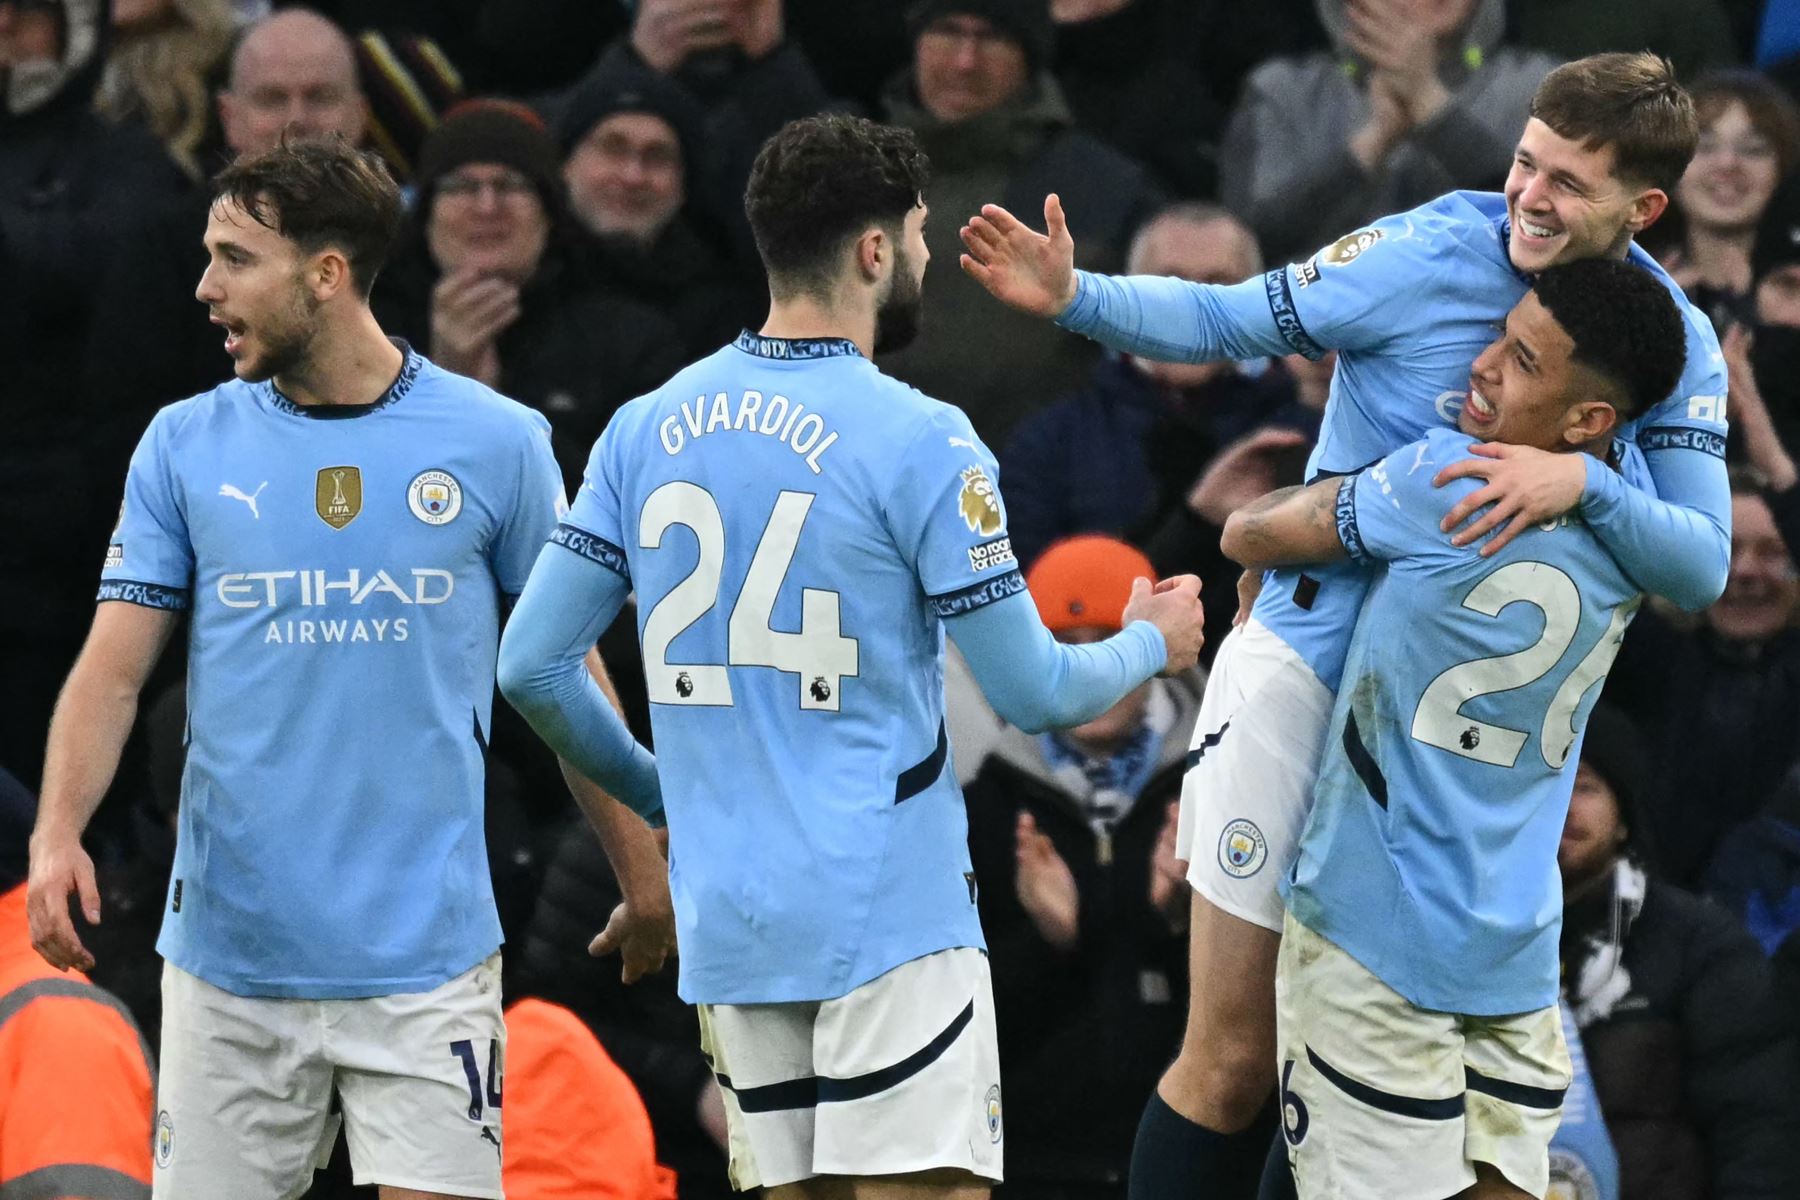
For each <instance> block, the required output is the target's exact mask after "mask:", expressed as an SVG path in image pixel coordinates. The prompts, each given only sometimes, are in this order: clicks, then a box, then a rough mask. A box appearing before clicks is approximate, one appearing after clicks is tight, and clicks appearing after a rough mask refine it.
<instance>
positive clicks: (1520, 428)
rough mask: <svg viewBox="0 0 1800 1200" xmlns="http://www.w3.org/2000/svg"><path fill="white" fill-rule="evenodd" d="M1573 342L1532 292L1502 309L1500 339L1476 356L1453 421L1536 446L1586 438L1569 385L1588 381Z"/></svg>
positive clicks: (1475, 432) (1490, 436) (1493, 438)
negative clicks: (1577, 428) (1465, 393)
mask: <svg viewBox="0 0 1800 1200" xmlns="http://www.w3.org/2000/svg"><path fill="white" fill-rule="evenodd" d="M1574 353H1575V342H1574V340H1573V339H1571V338H1570V337H1569V335H1568V333H1567V332H1566V331H1565V330H1564V329H1563V327H1562V326H1561V325H1559V324H1557V322H1556V318H1555V317H1553V316H1551V315H1550V310H1549V309H1547V308H1545V307H1544V306H1543V304H1542V303H1540V302H1539V300H1538V298H1537V293H1536V292H1527V293H1526V294H1525V298H1524V299H1523V300H1521V301H1519V303H1518V304H1516V305H1514V306H1513V310H1512V311H1511V312H1510V313H1507V314H1506V326H1505V328H1504V330H1503V331H1502V333H1501V335H1500V338H1499V340H1497V341H1495V342H1494V343H1493V344H1492V345H1491V346H1489V347H1488V348H1487V349H1486V350H1483V351H1482V352H1481V354H1480V356H1479V357H1478V358H1476V360H1475V367H1474V370H1473V372H1472V373H1471V376H1470V379H1469V395H1468V397H1467V399H1465V400H1464V401H1463V407H1462V412H1461V413H1460V414H1459V415H1458V417H1457V422H1456V426H1457V428H1458V429H1460V430H1462V431H1463V432H1464V433H1466V434H1468V435H1469V436H1470V437H1476V438H1480V439H1482V440H1483V441H1488V442H1506V443H1508V444H1510V445H1514V446H1535V447H1536V448H1537V449H1539V450H1567V449H1570V448H1572V447H1573V446H1575V445H1577V444H1582V443H1585V442H1586V441H1587V440H1589V439H1588V438H1587V437H1586V436H1584V435H1581V434H1577V433H1576V432H1575V431H1574V421H1575V417H1576V413H1575V412H1573V411H1572V410H1571V403H1572V401H1574V400H1575V399H1576V397H1575V396H1573V395H1572V394H1571V393H1572V389H1580V388H1582V387H1583V385H1584V384H1586V383H1589V382H1591V380H1590V379H1589V378H1588V372H1586V371H1585V370H1583V369H1582V368H1581V367H1579V366H1578V365H1577V364H1576V363H1575V361H1574Z"/></svg>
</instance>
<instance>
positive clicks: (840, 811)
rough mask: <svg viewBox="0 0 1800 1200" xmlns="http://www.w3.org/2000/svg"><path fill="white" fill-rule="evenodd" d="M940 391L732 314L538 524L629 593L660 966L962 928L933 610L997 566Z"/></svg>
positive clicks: (946, 944)
mask: <svg viewBox="0 0 1800 1200" xmlns="http://www.w3.org/2000/svg"><path fill="white" fill-rule="evenodd" d="M997 482H998V469H997V467H996V465H995V462H994V456H993V455H992V454H991V453H990V452H989V451H988V449H987V447H986V446H984V445H983V444H982V443H981V440H980V439H979V438H978V437H976V435H975V432H974V430H973V428H972V427H971V426H970V424H969V421H968V418H967V417H965V416H964V415H963V414H962V413H961V412H960V411H958V410H957V409H955V408H952V407H951V406H949V405H947V404H941V403H939V402H938V401H935V400H932V399H930V398H928V397H926V396H924V395H922V394H921V393H919V392H917V391H915V390H914V389H912V388H910V387H908V386H906V385H905V384H902V383H899V382H897V381H895V380H893V379H890V378H888V377H887V376H885V375H883V374H881V372H880V371H878V370H876V368H875V366H874V365H873V364H872V363H870V362H869V361H868V360H867V359H865V358H864V357H863V356H862V355H861V353H860V352H858V350H857V348H856V346H855V345H854V344H853V343H851V342H848V341H843V340H839V339H810V340H787V339H779V338H769V337H762V336H759V335H757V334H753V333H748V332H746V333H745V334H743V335H742V336H740V337H739V338H738V339H737V341H736V342H735V343H734V344H733V345H730V346H727V347H725V348H724V349H722V350H720V351H719V352H718V353H716V354H713V355H711V356H710V357H708V358H705V359H702V360H701V361H700V362H698V363H695V364H694V365H693V366H690V367H688V368H687V369H686V370H684V371H682V372H681V373H680V374H678V375H676V376H675V377H674V378H673V379H671V380H670V381H669V382H668V383H667V384H666V385H664V386H663V387H662V388H660V389H659V390H657V391H656V392H653V393H651V394H650V395H648V396H644V397H641V398H639V399H637V400H634V401H632V402H631V403H630V404H627V405H626V406H625V407H624V408H622V409H620V410H619V412H618V414H617V415H616V416H615V417H614V418H613V420H612V423H611V424H610V425H608V426H607V429H606V431H605V433H604V434H602V435H601V438H600V440H599V442H598V443H597V444H596V445H595V447H594V452H593V456H592V458H591V460H590V462H589V465H588V472H587V479H586V482H585V483H584V484H583V486H582V488H581V491H580V493H579V494H578V495H577V497H576V499H575V503H574V506H573V507H572V509H571V510H570V512H569V515H568V517H567V519H566V520H565V523H564V524H563V525H562V526H561V527H560V528H559V529H558V531H557V534H556V537H555V539H554V540H556V541H558V542H559V543H560V544H561V545H563V546H564V547H566V548H568V549H570V550H574V551H576V552H577V553H581V554H584V555H586V556H588V557H589V558H591V559H593V560H594V561H596V562H601V563H603V564H605V565H607V566H609V567H610V568H611V569H613V570H614V571H617V572H618V573H620V574H621V575H625V576H627V577H628V578H629V580H630V581H631V584H632V586H633V588H634V590H635V592H636V596H637V621H638V631H639V635H640V638H641V640H642V644H643V652H644V675H645V683H646V685H647V687H648V691H649V695H650V702H651V725H652V727H653V729H654V731H655V735H656V764H657V772H658V774H659V776H660V779H661V788H662V799H663V805H664V808H665V810H666V814H667V819H668V825H669V845H670V859H669V875H670V884H671V889H672V891H673V895H674V901H675V914H676V921H677V929H678V933H679V936H680V940H681V993H682V995H683V996H684V997H685V998H687V999H690V1000H694V1001H698V1002H704V1003H756V1002H771V1001H793V1000H820V999H829V998H831V997H835V996H841V995H843V994H844V993H846V992H848V991H850V990H851V989H852V988H855V987H856V986H858V985H860V984H862V983H865V982H867V981H868V980H870V979H873V978H875V977H876V976H878V975H881V974H882V973H884V972H886V971H887V970H889V969H891V968H893V967H895V966H897V965H899V964H900V963H903V962H906V961H908V960H910V959H913V958H917V957H919V956H921V955H924V954H929V953H932V952H934V951H937V950H942V949H947V948H950V947H955V946H982V945H983V944H984V943H983V941H982V936H981V927H980V924H979V922H978V920H977V917H976V908H975V885H974V881H973V877H972V876H971V874H970V871H971V868H970V864H969V849H968V831H967V818H966V816H965V813H964V809H963V800H962V796H961V793H960V790H959V789H958V787H957V784H956V776H955V773H954V772H953V771H952V770H950V769H948V765H947V757H948V751H947V739H946V735H945V730H944V684H943V654H944V626H943V619H944V618H947V617H954V616H957V615H959V614H963V613H968V612H972V611H974V610H975V609H978V608H981V607H983V606H985V605H987V604H991V603H993V602H995V601H998V600H1003V599H1006V598H1007V597H1010V596H1014V595H1017V594H1019V593H1020V592H1022V591H1023V590H1024V588H1025V581H1024V579H1023V578H1022V576H1021V575H1020V574H1019V570H1018V566H1017V564H1016V563H1015V562H1014V559H1013V553H1012V547H1011V541H1010V539H1009V538H1008V537H1007V534H1006V515H1005V512H1004V510H1003V508H1002V506H1001V503H1000V499H999V492H998V490H997Z"/></svg>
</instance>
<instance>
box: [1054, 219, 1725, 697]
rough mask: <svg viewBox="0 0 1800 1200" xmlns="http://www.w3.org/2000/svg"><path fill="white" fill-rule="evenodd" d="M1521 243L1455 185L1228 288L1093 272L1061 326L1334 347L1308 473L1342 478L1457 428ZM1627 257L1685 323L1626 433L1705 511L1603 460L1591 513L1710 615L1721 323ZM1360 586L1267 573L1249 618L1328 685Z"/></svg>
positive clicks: (1650, 577)
mask: <svg viewBox="0 0 1800 1200" xmlns="http://www.w3.org/2000/svg"><path fill="white" fill-rule="evenodd" d="M1510 237H1511V223H1510V221H1509V220H1508V219H1507V216H1506V200H1505V197H1503V196H1500V195H1497V194H1494V193H1490V192H1452V193H1450V194H1449V195H1446V196H1442V197H1439V198H1438V199H1436V200H1433V201H1431V202H1430V203H1428V204H1424V205H1421V206H1420V207H1418V208H1415V209H1413V210H1411V211H1410V212H1405V213H1400V214H1397V215H1395V216H1390V217H1384V218H1382V219H1381V220H1379V221H1376V222H1375V223H1374V224H1373V225H1370V226H1369V227H1368V228H1366V229H1361V230H1358V231H1356V232H1354V233H1351V234H1348V235H1346V236H1345V237H1343V238H1341V239H1339V240H1338V241H1336V242H1334V243H1332V244H1331V245H1330V246H1327V247H1325V248H1324V249H1322V250H1320V251H1319V252H1318V253H1317V254H1315V255H1313V256H1312V257H1311V258H1310V259H1308V260H1306V261H1305V262H1303V263H1295V264H1293V265H1291V266H1287V267H1280V268H1277V269H1275V270H1272V271H1270V272H1268V273H1267V274H1266V275H1264V276H1263V277H1262V278H1261V279H1256V280H1251V281H1249V282H1246V283H1242V284H1237V285H1234V286H1231V287H1205V286H1201V285H1195V284H1189V283H1186V282H1184V281H1179V280H1149V279H1140V278H1133V279H1125V280H1120V279H1109V278H1107V277H1105V276H1095V275H1089V274H1087V273H1085V272H1083V273H1080V276H1079V290H1078V293H1077V296H1076V300H1075V302H1074V304H1072V305H1071V306H1070V308H1069V311H1068V312H1066V313H1065V314H1063V316H1061V317H1060V318H1059V319H1058V320H1059V323H1060V324H1062V325H1064V326H1066V327H1067V328H1070V329H1073V330H1075V331H1077V332H1082V333H1088V334H1090V335H1091V336H1095V337H1098V338H1100V339H1101V340H1103V341H1104V342H1105V343H1106V344H1107V345H1110V346H1115V347H1117V348H1119V349H1124V350H1127V351H1130V352H1132V353H1137V354H1142V355H1144V356H1146V357H1151V358H1166V359H1174V360H1177V361H1199V360H1206V359H1212V358H1221V357H1225V358H1248V357H1253V356H1257V355H1265V354H1302V355H1305V356H1306V357H1308V358H1314V359H1316V358H1320V357H1323V355H1324V354H1325V353H1326V351H1328V350H1333V349H1335V350H1337V351H1338V352H1339V353H1338V361H1337V369H1336V371H1335V372H1334V373H1333V375H1332V380H1331V393H1330V398H1329V400H1328V401H1327V404H1326V408H1325V416H1324V421H1323V424H1322V425H1321V428H1320V431H1319V441H1318V444H1317V446H1316V447H1315V448H1314V450H1313V453H1312V457H1311V459H1310V461H1309V462H1308V467H1307V473H1308V477H1309V478H1317V477H1319V476H1321V475H1341V474H1347V473H1350V472H1354V471H1358V470H1360V469H1362V468H1363V467H1366V466H1368V465H1369V464H1371V463H1373V462H1375V461H1376V460H1378V459H1380V458H1381V457H1382V456H1384V455H1385V454H1387V453H1388V452H1389V451H1390V450H1393V449H1394V448H1396V447H1398V446H1402V445H1406V444H1408V443H1410V442H1413V441H1415V440H1417V439H1418V438H1421V437H1423V436H1425V434H1426V433H1427V432H1429V431H1431V430H1434V429H1438V430H1442V429H1451V430H1454V428H1455V426H1456V419H1457V413H1458V411H1459V410H1460V409H1461V407H1462V403H1463V400H1464V398H1465V397H1466V396H1467V394H1468V387H1469V373H1470V368H1471V365H1472V364H1473V363H1474V361H1475V358H1476V356H1477V355H1479V354H1480V353H1481V351H1482V350H1484V349H1485V348H1486V347H1487V346H1488V345H1489V344H1490V343H1491V342H1493V341H1494V339H1495V338H1496V337H1497V336H1498V334H1499V331H1500V328H1501V325H1502V324H1503V322H1504V321H1505V318H1506V314H1507V313H1508V312H1509V311H1510V310H1511V309H1512V307H1513V305H1514V304H1516V303H1518V301H1519V300H1520V298H1521V297H1523V296H1524V295H1525V292H1526V291H1527V289H1528V288H1529V287H1530V280H1529V279H1528V277H1526V276H1524V275H1521V274H1520V273H1519V272H1518V271H1516V270H1515V269H1514V268H1513V266H1512V262H1511V260H1510V259H1509V258H1508V257H1507V243H1508V240H1509V238H1510ZM1630 258H1631V261H1632V262H1633V263H1635V264H1637V265H1638V266H1641V267H1643V268H1644V269H1645V270H1647V271H1649V272H1651V273H1652V274H1653V275H1655V276H1656V277H1657V278H1658V279H1660V280H1661V281H1662V282H1663V284H1664V285H1665V286H1667V287H1668V288H1669V290H1670V292H1671V293H1672V294H1673V296H1674V298H1675V300H1676V304H1677V307H1678V308H1680V310H1681V313H1682V319H1683V323H1684V325H1685V327H1686V329H1687V365H1686V369H1685V370H1684V372H1683V374H1682V377H1681V380H1680V382H1679V383H1678V384H1677V386H1676V388H1675V391H1674V392H1673V393H1672V394H1671V396H1670V398H1669V399H1668V400H1666V401H1664V402H1663V403H1661V404H1659V405H1657V406H1656V407H1654V408H1652V409H1650V410H1649V411H1648V412H1646V413H1644V414H1642V416H1641V417H1640V418H1639V419H1637V420H1636V421H1633V422H1631V423H1629V424H1627V425H1626V426H1625V427H1624V429H1623V435H1624V436H1625V437H1627V438H1630V439H1633V440H1635V441H1636V443H1637V445H1638V446H1639V448H1640V449H1641V450H1642V451H1643V452H1644V454H1645V456H1646V458H1647V459H1648V463H1649V469H1650V475H1651V476H1652V477H1653V478H1654V479H1655V480H1656V487H1655V488H1654V489H1653V490H1652V493H1651V494H1660V497H1661V498H1662V499H1664V500H1666V501H1669V502H1670V503H1673V504H1680V505H1683V506H1685V507H1686V508H1689V509H1692V510H1694V512H1695V513H1700V514H1704V516H1695V515H1693V513H1686V512H1675V513H1671V512H1670V511H1669V510H1667V509H1664V510H1661V511H1660V512H1658V511H1652V510H1647V509H1646V507H1645V506H1644V505H1643V503H1642V501H1641V497H1637V496H1633V495H1631V494H1630V490H1631V489H1629V488H1628V487H1627V486H1626V484H1625V483H1624V482H1623V481H1622V480H1621V479H1620V477H1619V476H1618V475H1617V474H1616V473H1614V472H1610V471H1607V470H1605V469H1603V468H1602V467H1601V466H1600V464H1599V463H1598V462H1594V463H1593V464H1592V465H1591V466H1590V469H1589V471H1588V493H1587V495H1586V496H1584V498H1583V503H1582V512H1583V513H1584V514H1585V515H1586V516H1587V517H1588V519H1589V521H1590V522H1591V523H1592V524H1593V525H1594V526H1595V527H1596V528H1597V529H1599V531H1600V536H1601V537H1602V538H1603V539H1604V540H1605V542H1606V544H1607V546H1608V548H1609V549H1610V550H1611V551H1612V552H1613V553H1614V555H1615V556H1616V557H1617V558H1618V559H1619V561H1620V562H1621V563H1623V564H1624V565H1625V567H1626V568H1627V570H1628V571H1629V572H1630V574H1631V575H1632V576H1633V578H1635V579H1637V580H1638V581H1639V582H1640V583H1642V584H1643V585H1644V586H1645V587H1646V588H1647V589H1650V590H1653V591H1659V592H1662V593H1663V594H1666V595H1669V596H1670V597H1671V598H1672V599H1675V600H1677V601H1678V602H1682V603H1684V604H1686V605H1687V606H1688V607H1700V606H1702V605H1704V604H1706V603H1709V602H1710V600H1711V599H1712V598H1714V597H1716V596H1717V594H1718V589H1719V588H1721V587H1723V585H1724V578H1725V570H1726V568H1727V567H1728V565H1729V557H1730V534H1729V529H1730V516H1731V498H1730V489H1729V487H1728V485H1727V482H1726V478H1725V467H1724V455H1725V430H1726V425H1725V390H1726V389H1725V365H1724V360H1723V358H1722V356H1721V355H1720V353H1719V347H1718V339H1717V338H1716V337H1715V335H1714V334H1713V330H1712V325H1711V323H1710V322H1709V321H1708V320H1707V318H1706V316H1705V315H1704V314H1703V313H1701V312H1700V311H1699V310H1697V309H1695V308H1694V307H1693V305H1691V304H1689V303H1688V302H1687V300H1686V298H1685V297H1684V296H1683V295H1682V292H1681V289H1680V288H1679V287H1677V286H1676V285H1675V283H1674V281H1673V280H1671V279H1670V278H1669V277H1668V275H1667V273H1666V272H1664V271H1663V269H1662V268H1661V267H1660V266H1659V265H1657V263H1656V261H1655V260H1654V259H1652V258H1651V257H1650V256H1649V255H1647V254H1645V253H1644V252H1643V251H1642V250H1641V249H1639V248H1638V247H1636V246H1635V245H1634V246H1632V248H1631V250H1630ZM1696 544H1697V545H1698V546H1699V547H1700V548H1701V553H1699V554H1698V555H1697V557H1698V558H1699V559H1701V560H1703V561H1705V562H1706V563H1707V569H1706V570H1705V571H1703V572H1699V573H1698V574H1696V573H1695V572H1693V571H1691V570H1688V569H1686V568H1687V566H1688V563H1689V562H1690V561H1691V559H1689V558H1684V557H1682V556H1679V555H1677V554H1676V552H1675V551H1676V550H1677V548H1678V546H1680V545H1696ZM1715 585H1716V586H1715ZM1367 586H1368V577H1367V572H1365V571H1363V570H1362V569H1360V568H1358V567H1355V566H1352V565H1339V566H1335V567H1306V568H1283V569H1280V570H1276V571H1271V572H1269V573H1268V574H1267V575H1266V576H1265V578H1264V581H1263V590H1262V593H1261V595H1260V596H1259V597H1258V598H1257V602H1256V608H1255V615H1256V619H1257V620H1258V621H1260V622H1261V623H1262V624H1263V625H1264V626H1266V627H1267V628H1268V629H1270V630H1272V631H1273V632H1274V633H1275V634H1276V635H1277V636H1278V637H1280V638H1281V639H1282V640H1283V641H1285V642H1287V644H1288V645H1290V646H1292V647H1293V648H1294V650H1295V651H1296V652H1298V653H1299V654H1300V656H1301V657H1302V658H1304V659H1305V660H1306V662H1307V663H1308V665H1310V666H1311V667H1312V669H1313V670H1314V671H1315V672H1316V673H1317V674H1318V676H1319V678H1320V679H1321V680H1323V681H1324V682H1325V684H1326V685H1327V686H1328V687H1331V688H1333V689H1334V690H1335V689H1336V688H1337V686H1338V683H1339V680H1340V678H1341V677H1342V675H1343V668H1344V654H1345V651H1346V649H1347V647H1348V646H1349V641H1350V630H1351V628H1352V627H1353V626H1354V624H1355V621H1356V614H1357V612H1358V610H1359V608H1360V607H1361V604H1362V600H1363V594H1364V592H1365V590H1366V588H1367ZM1709 589H1710V590H1709Z"/></svg>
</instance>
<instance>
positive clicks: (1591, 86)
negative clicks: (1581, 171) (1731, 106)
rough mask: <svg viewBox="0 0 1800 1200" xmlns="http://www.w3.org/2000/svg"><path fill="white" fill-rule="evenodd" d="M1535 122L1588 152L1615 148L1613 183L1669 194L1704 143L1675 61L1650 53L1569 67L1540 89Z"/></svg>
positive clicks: (1594, 57) (1597, 58)
mask: <svg viewBox="0 0 1800 1200" xmlns="http://www.w3.org/2000/svg"><path fill="white" fill-rule="evenodd" d="M1531 115H1532V116H1533V117H1536V118H1537V119H1538V120H1540V121H1542V122H1543V123H1544V124H1546V125H1548V126H1549V127H1550V128H1551V129H1552V130H1554V131H1555V132H1556V133H1557V134H1558V135H1560V136H1562V137H1565V138H1568V139H1569V140H1570V141H1576V142H1581V143H1582V144H1583V145H1585V146H1587V147H1588V148H1589V149H1593V150H1598V149H1600V148H1602V147H1606V146H1610V147H1612V150H1613V174H1614V175H1617V176H1620V177H1623V178H1626V179H1631V180H1633V181H1636V182H1640V183H1645V184H1648V185H1650V186H1651V187H1657V188H1661V189H1662V190H1663V191H1665V192H1670V191H1674V189H1675V185H1676V183H1678V182H1679V181H1680V180H1681V176H1682V172H1684V171H1686V170H1687V165H1688V162H1689V160H1691V159H1692V158H1693V157H1694V147H1695V146H1696V145H1698V144H1699V141H1700V122H1699V118H1698V117H1697V116H1696V115H1695V113H1694V100H1693V97H1692V96H1690V95H1688V93H1687V89H1686V88H1684V87H1682V86H1681V84H1679V83H1677V82H1676V80H1675V68H1674V67H1673V66H1671V65H1670V63H1669V61H1668V60H1667V59H1665V58H1661V57H1659V56H1657V55H1655V54H1651V53H1649V52H1648V51H1644V52H1641V53H1638V54H1591V55H1589V56H1588V57H1586V58H1578V59H1576V60H1575V61H1574V62H1571V63H1564V64H1563V65H1562V66H1560V67H1558V68H1556V70H1554V71H1552V72H1550V74H1549V75H1547V76H1545V77H1544V82H1543V83H1541V84H1539V85H1538V90H1537V94H1536V95H1535V96H1533V97H1532V99H1531Z"/></svg>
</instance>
